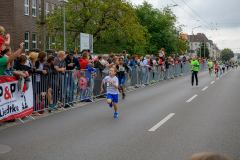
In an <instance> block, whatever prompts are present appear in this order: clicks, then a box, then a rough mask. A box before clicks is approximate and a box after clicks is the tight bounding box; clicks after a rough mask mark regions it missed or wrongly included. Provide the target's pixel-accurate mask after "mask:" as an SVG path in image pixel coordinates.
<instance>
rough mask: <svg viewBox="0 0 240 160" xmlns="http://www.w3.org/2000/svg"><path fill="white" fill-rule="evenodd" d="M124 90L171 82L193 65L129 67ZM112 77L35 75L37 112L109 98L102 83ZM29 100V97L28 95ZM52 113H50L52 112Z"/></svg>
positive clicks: (97, 74) (81, 72)
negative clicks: (53, 106) (164, 81)
mask: <svg viewBox="0 0 240 160" xmlns="http://www.w3.org/2000/svg"><path fill="white" fill-rule="evenodd" d="M128 67H129V70H128V72H127V74H126V75H125V76H126V80H125V84H124V88H125V90H129V89H132V88H139V87H143V86H145V85H151V84H152V83H156V82H160V81H163V80H167V79H173V78H175V77H178V76H183V75H187V74H190V73H191V69H190V64H189V63H186V64H176V65H170V66H169V67H168V68H166V67H165V66H155V67H150V68H149V67H143V66H139V67H135V66H128ZM207 68H208V67H207V64H205V63H200V66H199V71H203V70H206V69H207ZM108 75H109V69H104V70H100V69H99V68H95V69H92V70H71V71H69V70H67V71H65V72H64V73H61V72H58V73H56V74H53V73H52V74H46V75H44V74H33V75H32V84H33V85H32V86H33V88H32V90H33V106H34V112H39V113H40V114H42V113H43V112H44V110H48V106H49V105H50V104H54V105H55V106H56V107H57V108H62V109H63V110H65V107H74V104H75V103H79V102H92V101H93V100H95V99H98V98H104V97H106V91H107V89H106V85H104V91H103V93H102V94H100V90H101V83H102V80H103V79H104V78H105V77H106V76H108ZM26 96H27V95H26ZM49 111H50V110H49Z"/></svg>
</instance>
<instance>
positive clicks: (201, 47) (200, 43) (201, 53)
mask: <svg viewBox="0 0 240 160" xmlns="http://www.w3.org/2000/svg"><path fill="white" fill-rule="evenodd" d="M201 54H202V41H201V42H200V59H201Z"/></svg>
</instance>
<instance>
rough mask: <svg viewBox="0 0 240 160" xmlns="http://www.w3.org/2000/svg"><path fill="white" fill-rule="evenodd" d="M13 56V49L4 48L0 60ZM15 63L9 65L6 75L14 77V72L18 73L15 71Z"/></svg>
mask: <svg viewBox="0 0 240 160" xmlns="http://www.w3.org/2000/svg"><path fill="white" fill-rule="evenodd" d="M10 55H11V48H10V47H9V46H3V47H2V51H1V53H0V58H2V57H9V56H10ZM13 66H14V61H12V62H9V63H7V70H5V71H4V73H5V74H6V75H8V76H13V75H12V73H11V72H12V71H16V70H15V69H13Z"/></svg>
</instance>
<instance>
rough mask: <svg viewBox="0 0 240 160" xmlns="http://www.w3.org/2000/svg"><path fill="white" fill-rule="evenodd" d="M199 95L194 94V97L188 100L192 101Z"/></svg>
mask: <svg viewBox="0 0 240 160" xmlns="http://www.w3.org/2000/svg"><path fill="white" fill-rule="evenodd" d="M197 96H198V95H194V96H193V97H192V98H190V99H189V100H187V101H186V102H191V101H192V100H193V99H194V98H196V97H197Z"/></svg>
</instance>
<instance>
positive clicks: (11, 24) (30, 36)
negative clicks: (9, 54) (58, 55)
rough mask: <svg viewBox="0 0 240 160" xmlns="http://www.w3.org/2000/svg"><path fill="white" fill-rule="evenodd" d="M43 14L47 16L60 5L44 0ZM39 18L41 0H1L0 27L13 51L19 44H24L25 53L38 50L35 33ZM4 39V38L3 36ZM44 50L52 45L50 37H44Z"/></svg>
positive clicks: (38, 39) (37, 40)
mask: <svg viewBox="0 0 240 160" xmlns="http://www.w3.org/2000/svg"><path fill="white" fill-rule="evenodd" d="M44 5H45V11H44V14H46V15H49V13H50V11H51V10H54V9H56V7H59V6H60V5H61V2H60V1H59V0H44ZM40 16H41V0H1V5H0V22H1V23H0V26H3V27H4V28H5V30H6V32H5V34H7V33H9V34H10V36H11V42H10V46H11V47H12V49H13V50H17V49H18V48H19V44H20V43H21V42H25V51H24V52H28V51H31V50H37V49H39V48H40V45H41V43H40V38H39V37H40V33H38V32H37V30H38V25H37V22H38V21H40ZM3 38H4V39H5V36H3ZM46 42H48V43H46V44H47V45H46V49H50V44H51V43H54V40H53V39H51V37H48V36H46Z"/></svg>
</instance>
